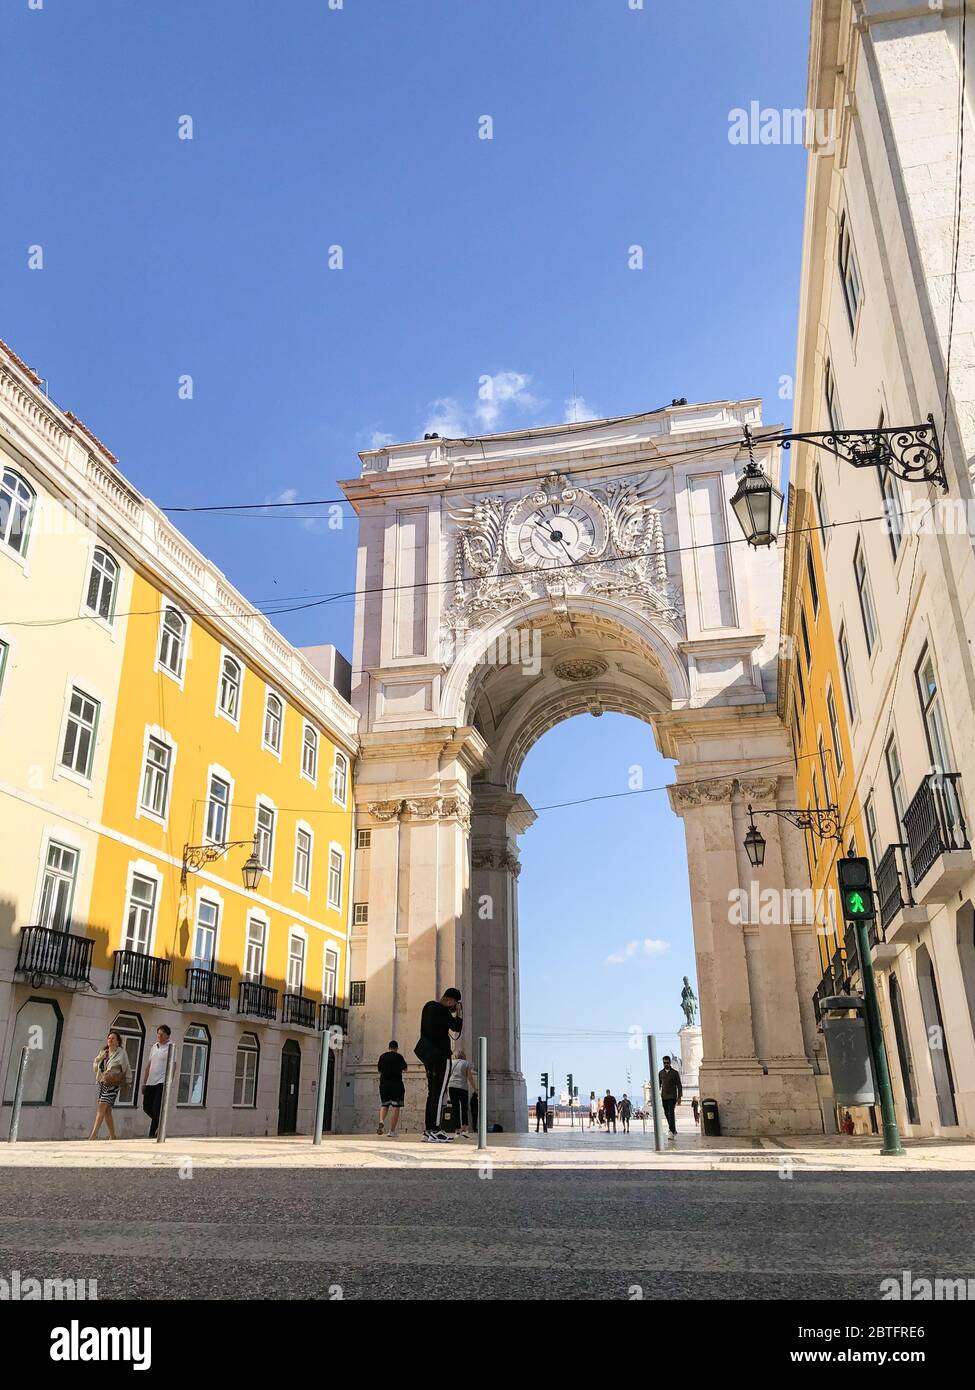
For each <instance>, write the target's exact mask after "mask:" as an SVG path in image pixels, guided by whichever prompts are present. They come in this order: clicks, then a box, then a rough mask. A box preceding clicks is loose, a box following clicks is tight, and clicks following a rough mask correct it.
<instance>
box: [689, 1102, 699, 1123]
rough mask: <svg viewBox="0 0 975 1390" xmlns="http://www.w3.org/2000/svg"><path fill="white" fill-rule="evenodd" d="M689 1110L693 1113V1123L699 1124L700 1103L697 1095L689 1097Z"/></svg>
mask: <svg viewBox="0 0 975 1390" xmlns="http://www.w3.org/2000/svg"><path fill="white" fill-rule="evenodd" d="M691 1111H692V1113H693V1115H694V1123H695V1124H696V1125H697V1124H700V1123H701V1105H700V1102H699V1101H698V1098H697V1096H693V1097H692V1099H691Z"/></svg>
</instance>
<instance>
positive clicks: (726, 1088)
mask: <svg viewBox="0 0 975 1390" xmlns="http://www.w3.org/2000/svg"><path fill="white" fill-rule="evenodd" d="M699 1084H700V1094H701V1099H702V1100H710V1099H713V1100H716V1101H717V1102H718V1114H719V1118H720V1121H721V1133H722V1134H730V1135H739V1134H740V1135H751V1136H756V1137H758V1136H766V1135H774V1134H822V1132H823V1117H822V1111H821V1110H820V1105H819V1095H818V1092H817V1088H816V1077H815V1075H814V1073H813V1070H812V1067H811V1066H810V1065H809V1063H808V1062H806V1061H805V1060H804V1059H803V1060H801V1061H799V1060H797V1061H795V1062H793V1061H791V1060H790V1059H785V1060H781V1061H777V1062H774V1063H770V1064H769V1067H768V1069H767V1070H763V1068H762V1066H761V1064H760V1063H755V1062H751V1063H749V1062H734V1061H728V1062H708V1061H704V1062H703V1063H702V1065H701V1072H700V1083H699Z"/></svg>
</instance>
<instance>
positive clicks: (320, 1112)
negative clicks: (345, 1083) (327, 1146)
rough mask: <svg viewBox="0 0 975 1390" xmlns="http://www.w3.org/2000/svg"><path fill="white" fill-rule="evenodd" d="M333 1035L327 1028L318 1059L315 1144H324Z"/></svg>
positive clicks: (323, 1035)
mask: <svg viewBox="0 0 975 1390" xmlns="http://www.w3.org/2000/svg"><path fill="white" fill-rule="evenodd" d="M330 1037H331V1034H330V1033H329V1030H328V1029H327V1028H326V1029H325V1030H324V1031H323V1033H322V1055H321V1056H320V1057H319V1059H318V1099H317V1101H316V1103H315V1137H314V1139H313V1140H312V1143H313V1144H320V1143H321V1142H322V1132H323V1130H324V1129H325V1088H326V1085H327V1083H328V1054H329V1038H330Z"/></svg>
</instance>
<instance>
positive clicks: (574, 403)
mask: <svg viewBox="0 0 975 1390" xmlns="http://www.w3.org/2000/svg"><path fill="white" fill-rule="evenodd" d="M600 418H601V416H600V414H599V412H598V411H597V410H594V409H593V407H592V406H591V405H589V403H588V402H587V401H586V400H585V399H584V398H583V397H582V396H569V398H568V400H567V401H566V403H565V414H564V415H563V417H562V423H563V424H565V425H575V424H577V423H578V422H579V421H580V420H599V419H600Z"/></svg>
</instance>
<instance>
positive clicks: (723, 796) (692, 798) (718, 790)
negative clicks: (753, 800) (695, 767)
mask: <svg viewBox="0 0 975 1390" xmlns="http://www.w3.org/2000/svg"><path fill="white" fill-rule="evenodd" d="M736 786H737V783H736V780H735V778H734V777H717V778H716V777H709V778H705V777H702V778H701V779H700V780H698V781H688V782H674V783H673V785H672V786H670V787H668V788H667V793H668V795H669V797H670V804H671V806H672V807H673V809H674V811H675V812H676V813H677V815H678V816H683V815H684V814H685V813H686V812H687V811H690V810H693V809H695V808H697V807H700V806H721V805H725V804H730V802H731V799H732V797H733V796H734V794H735V789H736Z"/></svg>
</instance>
